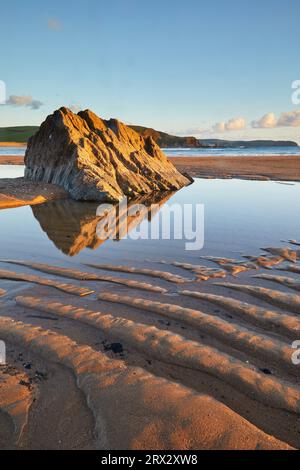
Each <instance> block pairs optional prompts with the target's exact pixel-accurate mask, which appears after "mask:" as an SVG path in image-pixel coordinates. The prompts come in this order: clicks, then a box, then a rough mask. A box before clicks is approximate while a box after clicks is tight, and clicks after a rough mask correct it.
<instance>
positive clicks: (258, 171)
mask: <svg viewBox="0 0 300 470" xmlns="http://www.w3.org/2000/svg"><path fill="white" fill-rule="evenodd" d="M169 159H170V160H171V161H172V163H173V164H174V165H175V166H176V168H177V169H178V170H179V171H181V172H187V173H189V174H190V175H191V176H193V177H198V178H243V179H256V180H264V179H266V180H280V181H300V157H299V156H298V155H293V156H278V155H273V156H272V155H268V156H262V157H171V158H169Z"/></svg>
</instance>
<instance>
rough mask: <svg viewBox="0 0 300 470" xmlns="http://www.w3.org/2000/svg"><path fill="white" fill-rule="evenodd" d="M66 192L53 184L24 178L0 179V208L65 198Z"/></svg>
mask: <svg viewBox="0 0 300 470" xmlns="http://www.w3.org/2000/svg"><path fill="white" fill-rule="evenodd" d="M68 197H69V196H68V193H67V192H66V191H65V190H64V189H63V188H61V187H59V186H56V185H54V184H47V183H36V182H32V181H29V180H26V179H25V178H2V179H0V210H1V209H9V208H13V207H20V206H27V205H30V206H32V205H36V204H42V203H43V202H47V201H53V200H56V199H67V198H68Z"/></svg>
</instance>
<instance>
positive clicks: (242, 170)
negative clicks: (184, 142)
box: [0, 155, 300, 181]
mask: <svg viewBox="0 0 300 470" xmlns="http://www.w3.org/2000/svg"><path fill="white" fill-rule="evenodd" d="M168 158H169V160H170V161H171V162H172V163H173V164H174V165H175V166H176V168H177V169H178V170H179V171H180V172H182V173H185V172H186V173H188V174H189V175H190V176H192V177H197V178H221V179H227V178H237V179H255V180H271V181H300V156H299V155H291V156H280V155H267V156H261V157H231V156H224V157H223V156H222V157H214V156H205V157H168ZM0 165H24V157H23V156H21V155H3V156H0Z"/></svg>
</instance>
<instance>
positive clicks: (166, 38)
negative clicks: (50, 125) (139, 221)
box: [0, 0, 300, 140]
mask: <svg viewBox="0 0 300 470" xmlns="http://www.w3.org/2000/svg"><path fill="white" fill-rule="evenodd" d="M1 3H2V5H1V28H0V40H1V42H0V44H1V55H0V57H1V62H0V64H1V68H0V80H3V81H5V83H6V87H7V97H8V103H7V104H6V105H1V106H0V126H6V125H7V126H8V125H25V124H28V125H29V124H40V123H41V122H42V121H43V120H44V118H45V117H46V116H47V115H48V114H49V113H51V112H52V111H53V110H54V109H56V108H58V107H60V106H62V105H65V106H72V107H74V109H76V108H84V109H85V108H90V109H92V110H93V111H95V112H96V113H97V114H99V115H100V116H102V117H105V118H109V117H116V118H118V119H120V120H122V121H124V122H128V123H134V124H141V125H146V126H151V127H154V128H157V129H160V130H164V131H167V132H174V133H182V134H185V133H188V134H191V133H192V134H194V135H199V136H200V137H208V136H214V137H220V138H223V137H225V138H228V139H235V138H293V139H297V140H300V111H299V110H300V104H299V105H298V106H297V105H295V104H293V103H292V101H291V94H292V90H291V83H292V82H293V81H294V80H297V79H299V80H300V67H299V44H300V28H299V17H300V2H299V0H286V1H285V2H283V1H282V0H280V1H279V0H260V1H258V0H251V1H250V0H249V1H248V0H243V1H242V0H239V1H237V0H226V1H225V0H211V1H209V2H208V1H201V0H172V1H171V0H160V1H158V0H152V1H146V0H139V1H138V0H111V1H110V2H108V1H107V0H106V1H103V0H85V1H82V0H81V1H77V0H72V1H71V0H63V1H62V0H60V1H58V0H51V1H49V0H44V1H43V2H41V1H37V0H27V1H26V2H22V1H20V0H10V1H9V2H1ZM10 96H11V97H12V98H9V97H10ZM39 102H41V103H43V104H42V105H40V103H39ZM32 103H36V105H35V106H34V105H32ZM32 107H34V108H36V109H32ZM283 112H285V113H289V114H287V115H284V116H283V117H282V118H281V119H280V115H281V113H283ZM270 113H274V114H275V116H274V115H273V114H270ZM264 115H267V116H266V118H265V119H264V120H261V118H262V117H263V116H264ZM252 121H256V124H255V125H254V127H255V128H253V125H251V122H252ZM216 123H221V124H219V125H218V126H216ZM298 135H299V138H298Z"/></svg>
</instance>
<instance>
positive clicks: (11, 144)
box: [0, 142, 27, 147]
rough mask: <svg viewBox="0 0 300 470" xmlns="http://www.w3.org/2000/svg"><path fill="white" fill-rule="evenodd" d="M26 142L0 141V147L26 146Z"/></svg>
mask: <svg viewBox="0 0 300 470" xmlns="http://www.w3.org/2000/svg"><path fill="white" fill-rule="evenodd" d="M26 146H27V144H26V142H0V147H26Z"/></svg>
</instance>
